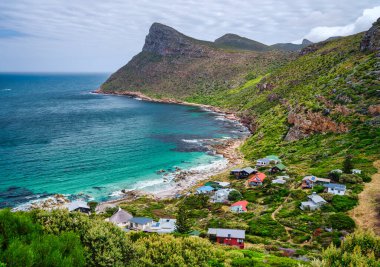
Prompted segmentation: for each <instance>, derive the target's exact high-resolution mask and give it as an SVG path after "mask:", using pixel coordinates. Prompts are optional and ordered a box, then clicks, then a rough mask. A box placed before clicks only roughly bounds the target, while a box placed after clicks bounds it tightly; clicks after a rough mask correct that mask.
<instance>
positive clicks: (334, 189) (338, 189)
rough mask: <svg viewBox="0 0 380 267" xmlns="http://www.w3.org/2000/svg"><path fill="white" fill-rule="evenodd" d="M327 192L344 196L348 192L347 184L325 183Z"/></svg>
mask: <svg viewBox="0 0 380 267" xmlns="http://www.w3.org/2000/svg"><path fill="white" fill-rule="evenodd" d="M323 186H324V187H325V188H326V189H327V193H331V194H334V195H341V196H343V195H344V194H345V193H346V186H345V185H344V184H324V185H323Z"/></svg>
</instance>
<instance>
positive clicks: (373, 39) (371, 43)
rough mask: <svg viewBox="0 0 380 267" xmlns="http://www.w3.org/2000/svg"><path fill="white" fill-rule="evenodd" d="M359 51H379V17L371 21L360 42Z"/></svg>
mask: <svg viewBox="0 0 380 267" xmlns="http://www.w3.org/2000/svg"><path fill="white" fill-rule="evenodd" d="M360 51H362V52H365V51H369V52H375V51H380V18H378V19H377V21H376V22H375V23H373V25H372V27H371V28H370V29H369V30H368V31H367V32H366V34H365V35H364V37H363V40H362V41H361V43H360ZM378 55H380V54H378Z"/></svg>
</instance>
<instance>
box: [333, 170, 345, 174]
mask: <svg viewBox="0 0 380 267" xmlns="http://www.w3.org/2000/svg"><path fill="white" fill-rule="evenodd" d="M331 172H334V173H338V174H342V173H343V171H342V170H341V169H335V170H332V171H331Z"/></svg>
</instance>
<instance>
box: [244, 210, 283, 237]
mask: <svg viewBox="0 0 380 267" xmlns="http://www.w3.org/2000/svg"><path fill="white" fill-rule="evenodd" d="M248 225H249V230H248V233H249V234H252V235H257V236H262V237H271V238H274V239H277V238H281V237H282V236H284V235H286V231H285V228H284V227H283V226H282V225H281V224H279V223H278V222H276V221H274V220H273V219H272V218H271V217H270V214H265V215H263V216H260V217H259V218H256V219H254V220H252V221H250V222H249V223H248Z"/></svg>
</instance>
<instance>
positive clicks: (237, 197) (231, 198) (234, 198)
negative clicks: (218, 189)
mask: <svg viewBox="0 0 380 267" xmlns="http://www.w3.org/2000/svg"><path fill="white" fill-rule="evenodd" d="M242 198H243V196H242V195H241V194H240V192H239V191H237V190H233V191H231V192H230V193H229V194H228V200H229V201H238V200H240V199H242Z"/></svg>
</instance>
